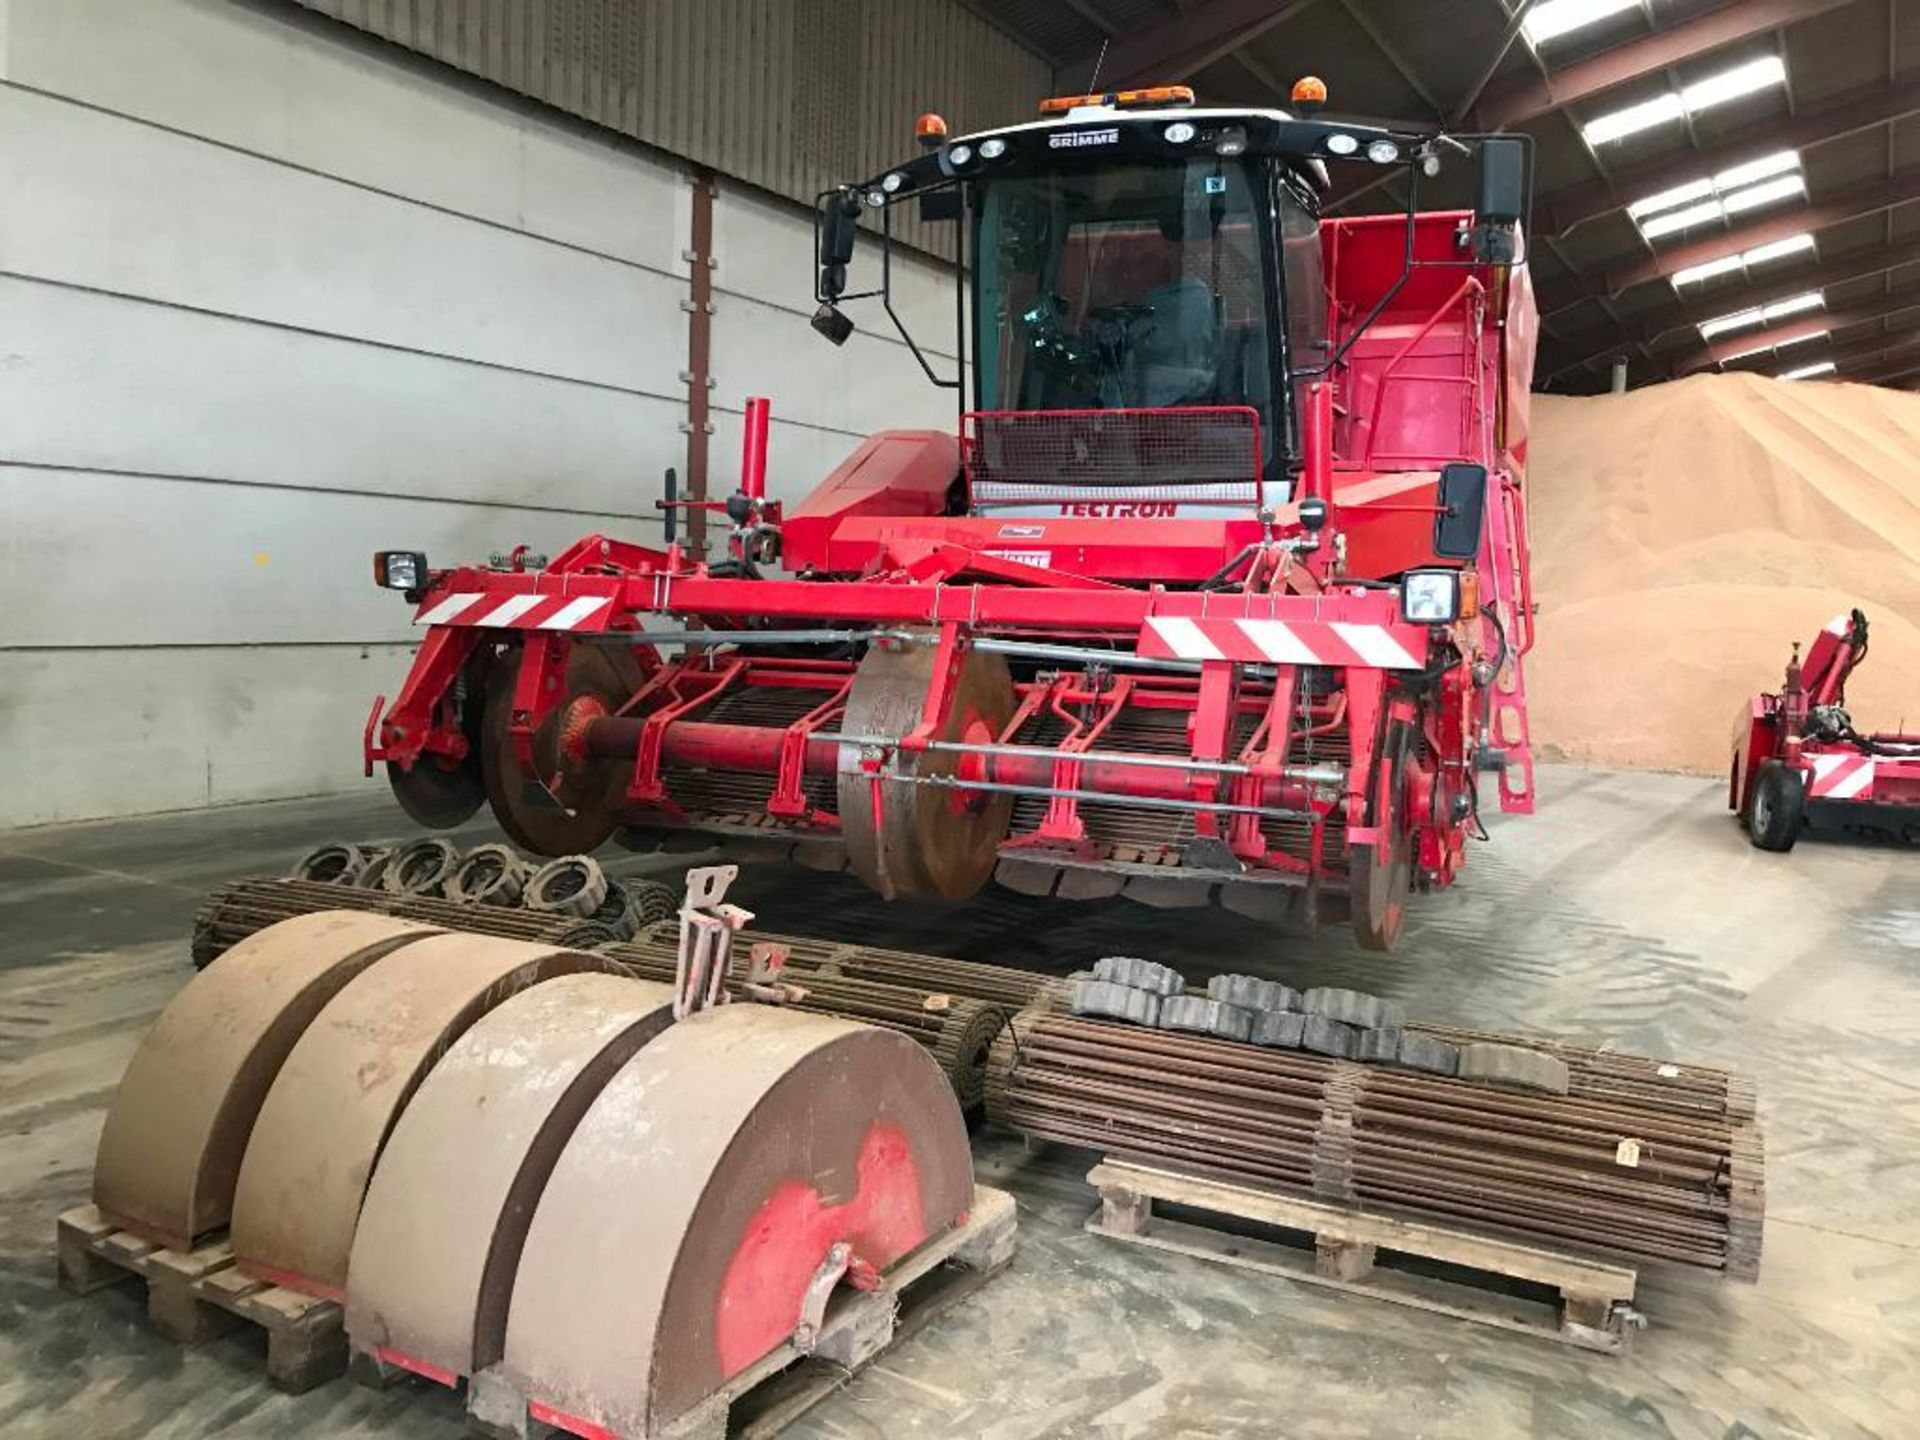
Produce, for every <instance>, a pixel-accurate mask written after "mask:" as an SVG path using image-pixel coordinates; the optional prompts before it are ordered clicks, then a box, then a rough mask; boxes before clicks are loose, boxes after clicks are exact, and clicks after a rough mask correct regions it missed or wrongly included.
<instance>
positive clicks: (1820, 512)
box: [1527, 375, 1920, 775]
mask: <svg viewBox="0 0 1920 1440" xmlns="http://www.w3.org/2000/svg"><path fill="white" fill-rule="evenodd" d="M1528 484H1529V489H1530V492H1531V498H1530V506H1529V512H1528V513H1529V516H1530V520H1531V525H1532V534H1533V578H1534V587H1535V598H1536V599H1537V601H1538V602H1539V607H1540V610H1539V621H1538V624H1539V631H1538V634H1539V639H1538V643H1537V645H1536V647H1535V649H1534V651H1533V653H1532V655H1531V656H1529V657H1528V662H1527V664H1528V670H1527V686H1528V690H1529V694H1530V699H1531V715H1532V721H1533V735H1534V741H1535V745H1536V747H1538V750H1539V753H1540V754H1541V756H1542V757H1543V758H1546V759H1570V760H1579V761H1587V762H1591V763H1594V764H1601V765H1628V766H1635V767H1639V768H1643V769H1664V770H1689V771H1694V772H1697V773H1701V774H1711V775H1719V774H1724V773H1725V771H1726V768H1727V763H1728V756H1729V753H1730V752H1729V739H1730V736H1731V733H1732V728H1733V720H1734V716H1735V714H1736V713H1737V712H1738V711H1739V709H1740V707H1741V706H1742V705H1743V704H1744V703H1745V701H1746V698H1747V697H1748V696H1749V695H1751V694H1753V693H1754V692H1755V691H1758V690H1762V689H1774V688H1777V687H1778V685H1779V683H1780V674H1781V670H1782V668H1783V667H1784V665H1785V663H1786V659H1787V652H1788V648H1789V646H1790V644H1791V642H1793V641H1795V640H1798V641H1800V642H1801V643H1802V645H1803V646H1804V644H1805V643H1806V642H1807V641H1808V640H1810V639H1811V638H1812V637H1813V634H1814V632H1815V631H1816V630H1817V629H1819V628H1820V626H1822V625H1824V624H1826V623H1827V621H1829V620H1831V619H1832V618H1833V617H1834V616H1835V615H1837V614H1840V613H1842V612H1843V611H1845V610H1847V609H1848V608H1850V607H1852V606H1855V605H1858V606H1859V607H1860V608H1862V609H1864V610H1865V611H1866V612H1867V616H1868V619H1869V621H1870V624H1871V630H1870V634H1871V638H1872V654H1871V656H1870V657H1869V658H1868V660H1867V662H1866V664H1865V665H1864V666H1863V667H1862V668H1861V670H1860V672H1859V675H1858V678H1857V679H1856V681H1855V682H1854V683H1853V684H1851V685H1849V687H1848V692H1847V698H1848V702H1849V706H1850V708H1851V709H1852V711H1853V714H1854V717H1855V719H1856V720H1858V721H1859V722H1861V724H1862V728H1867V727H1872V728H1878V729H1883V730H1884V729H1892V728H1895V727H1896V726H1897V725H1898V723H1899V722H1900V721H1902V720H1903V719H1904V720H1905V721H1906V722H1908V724H1909V725H1920V395H1915V394H1908V393H1899V392H1895V391H1891V390H1886V389H1880V388H1875V387H1872V386H1866V385H1837V384H1813V383H1792V382H1783V381H1778V380H1771V379H1766V378H1763V377H1760V376H1754V375H1701V376H1695V377H1693V378H1691V379H1687V380H1681V381H1678V382H1676V383H1673V384H1668V385H1655V386H1650V387H1648V388H1646V389H1644V390H1636V391H1633V392H1631V393H1629V394H1626V395H1617V396H1616V395H1606V396H1597V397H1591V398H1573V397H1566V396H1552V395H1536V396H1534V397H1533V422H1532V453H1531V455H1530V456H1529V463H1528Z"/></svg>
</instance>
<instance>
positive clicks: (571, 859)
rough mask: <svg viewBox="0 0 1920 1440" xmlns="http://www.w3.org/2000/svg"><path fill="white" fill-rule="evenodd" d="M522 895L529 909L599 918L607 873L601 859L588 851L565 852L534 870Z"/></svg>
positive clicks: (605, 896) (585, 918)
mask: <svg viewBox="0 0 1920 1440" xmlns="http://www.w3.org/2000/svg"><path fill="white" fill-rule="evenodd" d="M523 897H524V902H525V904H526V908H527V909H529V910H544V911H546V912H547V913H548V914H552V915H577V916H579V917H580V918H581V919H582V920H590V919H591V920H597V919H598V918H599V917H598V914H597V912H598V911H599V909H600V907H601V905H603V904H605V903H606V898H607V877H606V874H605V872H603V871H602V870H601V869H600V862H599V861H597V860H593V859H590V858H588V857H587V856H585V855H563V856H562V857H561V858H560V859H558V860H553V861H550V862H548V863H547V864H545V865H542V866H541V867H540V868H539V869H538V870H536V871H534V872H533V878H532V879H531V880H529V881H527V888H526V890H525V891H524V892H523Z"/></svg>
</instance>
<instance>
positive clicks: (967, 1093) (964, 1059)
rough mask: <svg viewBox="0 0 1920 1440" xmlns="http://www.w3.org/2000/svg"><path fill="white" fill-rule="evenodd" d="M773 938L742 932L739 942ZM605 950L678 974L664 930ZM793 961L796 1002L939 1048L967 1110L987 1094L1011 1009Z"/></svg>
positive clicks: (668, 976)
mask: <svg viewBox="0 0 1920 1440" xmlns="http://www.w3.org/2000/svg"><path fill="white" fill-rule="evenodd" d="M659 928H660V927H654V929H655V930H656V931H657V930H658V929H659ZM768 938H770V937H767V936H754V935H752V934H751V932H748V931H742V932H741V933H740V936H739V937H738V938H737V939H736V941H735V944H736V945H738V944H740V943H741V942H742V941H750V940H765V939H768ZM600 953H601V954H602V955H604V956H606V957H607V958H608V959H609V960H612V961H613V962H614V963H615V964H617V965H619V966H620V967H621V968H622V969H623V970H625V971H626V972H627V973H629V974H631V975H633V976H636V977H637V978H639V979H642V980H662V981H668V982H671V981H672V980H673V978H674V953H673V951H672V950H670V949H666V948H664V947H662V946H661V945H660V944H659V943H658V935H657V934H655V935H653V936H652V937H651V938H649V939H647V940H645V941H638V940H637V941H633V942H631V943H626V944H613V945H603V946H601V947H600ZM789 965H790V966H791V967H792V969H793V974H792V983H793V985H794V986H795V987H796V989H797V990H798V991H800V992H802V993H800V994H799V995H798V997H797V998H796V1000H795V1001H794V1002H793V1003H794V1004H795V1005H796V1006H798V1007H799V1008H800V1009H802V1010H818V1011H820V1012H821V1013H823V1014H827V1015H838V1016H840V1017H841V1018H842V1019H846V1020H863V1021H865V1022H866V1023H868V1024H870V1025H879V1026H881V1027H883V1028H885V1029H888V1030H896V1031H898V1032H899V1033H900V1034H902V1035H905V1036H907V1037H908V1038H909V1039H912V1040H914V1041H916V1042H918V1043H919V1044H920V1045H922V1046H924V1047H926V1049H928V1050H929V1051H931V1052H932V1054H933V1057H934V1059H936V1060H938V1061H939V1062H940V1068H941V1069H942V1070H944V1071H945V1072H946V1075H947V1079H948V1080H949V1081H950V1082H951V1083H952V1085H953V1093H954V1095H955V1096H956V1097H957V1098H958V1099H959V1101H960V1104H961V1106H962V1108H965V1109H971V1108H972V1107H973V1106H975V1105H978V1104H980V1103H981V1101H982V1100H983V1099H984V1098H985V1092H986V1075H987V1056H988V1052H989V1051H990V1050H991V1048H992V1046H993V1042H994V1039H995V1037H996V1036H998V1035H999V1033H1000V1031H1001V1029H1002V1028H1003V1027H1004V1026H1005V1025H1006V1023H1007V1012H1006V1010H1005V1008H1004V1007H1002V1006H999V1005H995V1004H993V1003H992V1002H991V1001H986V1000H976V999H971V998H968V997H966V996H960V995H954V994H952V993H950V992H944V991H928V990H924V989H920V988H917V987H912V986H903V985H882V984H877V983H875V982H873V981H870V980H855V979H850V978H848V977H847V976H844V975H835V974H832V973H830V972H827V971H823V970H816V969H810V968H808V967H806V966H805V965H795V964H794V963H793V962H791V961H790V962H789Z"/></svg>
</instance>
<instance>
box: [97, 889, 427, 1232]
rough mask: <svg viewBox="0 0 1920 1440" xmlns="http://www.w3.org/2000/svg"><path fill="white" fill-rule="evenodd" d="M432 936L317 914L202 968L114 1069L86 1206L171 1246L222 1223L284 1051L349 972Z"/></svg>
mask: <svg viewBox="0 0 1920 1440" xmlns="http://www.w3.org/2000/svg"><path fill="white" fill-rule="evenodd" d="M438 933H439V932H438V931H437V930H435V929H433V928H432V927H430V926H426V925H416V924H412V923H409V922H408V921H405V920H395V919H391V918H389V917H387V916H385V915H366V914H361V913H358V912H355V911H348V910H326V911H321V912H319V913H317V914H313V915H298V916H295V917H294V918H292V919H290V920H283V921H281V922H280V923H279V924H277V925H270V926H268V927H267V928H266V929H264V930H260V931H257V932H256V933H254V934H252V935H249V936H248V937H247V938H246V939H244V940H242V941H240V942H239V943H238V944H236V945H234V946H233V947H232V948H231V949H229V950H227V951H226V952H225V953H224V954H222V955H220V956H219V957H218V958H217V959H215V960H213V961H212V962H211V963H209V964H208V965H207V966H206V968H205V969H203V970H201V971H200V972H199V973H198V974H197V975H195V976H194V978H193V979H192V980H191V981H189V982H188V983H187V986H186V988H185V989H183V990H182V991H181V992H180V993H179V994H178V995H176V996H174V997H173V999H172V1000H171V1001H170V1002H169V1003H168V1005H167V1008H166V1009H165V1010H163V1011H161V1012H160V1018H159V1019H158V1020H156V1021H155V1022H154V1024H153V1028H152V1029H151V1030H149V1031H147V1034H146V1038H145V1039H143V1040H142V1041H141V1042H140V1048H139V1049H138V1050H136V1051H135V1052H134V1055H133V1060H132V1062H131V1063H130V1064H129V1065H128V1066H127V1072H126V1075H125V1077H124V1078H123V1079H122V1080H121V1082H120V1089H119V1091H118V1092H117V1093H116V1094H115V1095H114V1098H113V1108H112V1109H111V1110H109V1111H108V1112H107V1123H106V1128H105V1129H104V1130H102V1132H101V1135H100V1150H99V1154H98V1157H97V1158H96V1160H95V1163H94V1171H93V1200H94V1203H95V1204H96V1205H98V1206H99V1207H100V1208H101V1209H102V1210H103V1211H105V1212H106V1213H107V1214H108V1215H110V1216H111V1217H112V1218H113V1219H114V1220H116V1221H118V1222H119V1223H120V1224H122V1225H124V1226H125V1227H126V1228H128V1229H130V1230H133V1231H135V1232H136V1233H138V1234H141V1235H144V1236H146V1237H147V1238H148V1239H150V1240H153V1241H155V1242H157V1243H159V1244H162V1245H166V1246H168V1247H170V1248H172V1249H175V1250H186V1249H189V1248H191V1247H192V1245H193V1242H194V1241H195V1240H197V1239H198V1238H199V1237H200V1236H202V1235H204V1234H206V1233H207V1232H209V1231H211V1230H215V1229H217V1228H219V1227H220V1226H222V1225H224V1224H226V1223H227V1218H228V1215H229V1214H230V1212H231V1210H232V1208H233V1191H234V1184H235V1180H236V1177H237V1176H238V1175H239V1172H240V1158H241V1154H242V1152H243V1151H244V1150H245V1149H246V1146H247V1139H248V1136H249V1135H251V1134H252V1132H253V1126H254V1120H255V1118H256V1117H257V1116H258V1115H259V1113H260V1107H261V1104H262V1103H263V1102H264V1101H265V1099H266V1096H267V1091H268V1087H269V1086H271V1085H272V1084H273V1080H274V1077H275V1076H276V1075H277V1074H279V1072H280V1067H281V1066H282V1065H283V1064H284V1063H285V1062H286V1059H287V1056H288V1054H289V1052H290V1051H292V1050H293V1048H294V1046H295V1043H296V1042H297V1041H298V1040H299V1039H300V1037H301V1036H302V1035H303V1034H304V1033H305V1032H306V1030H307V1027H308V1026H309V1025H311V1024H312V1023H313V1019H314V1017H315V1016H316V1015H318V1014H319V1013H320V1012H321V1010H322V1008H323V1007H324V1006H325V1005H326V1004H327V1003H328V1002H329V1001H331V1000H332V999H333V998H334V996H335V995H336V994H338V993H339V991H340V989H341V988H342V987H343V986H345V985H346V984H347V983H348V982H349V981H351V980H352V979H353V978H354V977H355V976H356V975H358V974H360V972H361V971H363V970H365V969H366V968H367V967H368V966H369V965H372V964H373V963H375V962H376V961H378V960H380V959H381V958H382V957H384V956H387V955H390V954H391V953H393V952H394V951H396V950H398V949H399V948H400V947H402V946H404V945H408V944H412V943H414V942H417V941H420V940H424V939H425V938H426V937H428V936H431V935H435V934H438Z"/></svg>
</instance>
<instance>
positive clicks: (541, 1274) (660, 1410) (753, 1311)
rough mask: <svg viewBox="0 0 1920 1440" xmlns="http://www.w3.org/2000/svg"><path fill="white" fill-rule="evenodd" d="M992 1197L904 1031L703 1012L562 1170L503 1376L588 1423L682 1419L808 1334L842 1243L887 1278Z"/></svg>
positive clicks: (941, 1092)
mask: <svg viewBox="0 0 1920 1440" xmlns="http://www.w3.org/2000/svg"><path fill="white" fill-rule="evenodd" d="M972 1201H973V1174H972V1161H971V1156H970V1155H969V1153H968V1149H967V1134H966V1124H965V1121H964V1120H963V1119H962V1118H961V1114H960V1108H959V1106H958V1104H956V1103H955V1101H954V1098H953V1091H952V1090H951V1089H950V1088H949V1086H948V1084H947V1080H946V1077H945V1076H944V1075H942V1074H941V1073H940V1067H939V1066H938V1065H937V1064H935V1063H934V1060H933V1058H932V1056H930V1055H928V1054H927V1052H926V1051H924V1050H922V1049H920V1047H919V1046H917V1045H915V1044H914V1043H913V1042H912V1041H911V1040H908V1039H907V1038H906V1037H905V1036H904V1035H899V1034H895V1033H893V1032H891V1031H885V1030H879V1029H876V1028H874V1027H872V1026H866V1025H856V1024H853V1023H851V1022H849V1021H845V1020H839V1019H833V1018H830V1017H828V1016H824V1015H816V1014H807V1013H802V1012H794V1011H787V1010H780V1009H776V1008H774V1007H769V1006H762V1005H726V1006H722V1007H720V1008H719V1009H716V1010H709V1011H705V1012H703V1013H701V1014H698V1015H694V1016H692V1017H690V1018H689V1019H686V1020H682V1021H679V1022H678V1023H676V1024H673V1025H670V1026H668V1027H667V1029H666V1031H665V1033H664V1034H662V1035H660V1036H659V1037H658V1038H656V1039H654V1040H652V1041H650V1042H649V1043H648V1044H647V1045H645V1046H644V1047H642V1049H641V1050H640V1052H639V1053H638V1054H637V1055H635V1056H634V1057H633V1059H631V1060H630V1061H628V1062H627V1064H626V1066H625V1067H624V1068H623V1069H622V1070H621V1071H620V1073H619V1074H618V1075H616V1076H615V1077H614V1078H613V1080H612V1081H611V1082H609V1084H608V1085H607V1087H606V1088H605V1089H604V1090H602V1091H601V1092H600V1095H599V1098H598V1099H597V1100H595V1101H594V1103H593V1106H592V1107H591V1108H590V1109H589V1110H588V1112H587V1114H586V1116H585V1118H584V1119H582V1120H581V1122H580V1125H579V1127H578V1128H577V1129H576V1130H575V1131H574V1133H573V1139H572V1140H571V1141H570V1142H569V1143H568V1145H567V1147H566V1150H565V1151H564V1152H563V1153H562V1155H561V1156H560V1160H559V1163H558V1164H556V1165H555V1166H554V1170H553V1175H552V1178H551V1179H549V1180H548V1182H547V1186H546V1189H545V1191H544V1192H542V1194H541V1197H540V1204H539V1208H538V1209H537V1210H536V1211H535V1212H534V1217H533V1223H532V1225H531V1227H530V1228H529V1229H528V1232H527V1242H526V1248H525V1249H524V1250H523V1251H522V1253H521V1258H520V1267H519V1272H518V1275H517V1276H516V1278H515V1281H514V1289H513V1302H512V1305H511V1308H510V1310H509V1314H508V1319H507V1338H506V1352H505V1358H504V1361H503V1363H502V1369H503V1371H504V1374H505V1377H506V1379H507V1380H508V1381H509V1382H510V1383H511V1384H512V1385H513V1387H514V1388H515V1389H516V1390H518V1391H519V1392H520V1393H521V1394H523V1395H525V1396H526V1397H527V1398H528V1399H529V1400H531V1401H534V1402H535V1403H537V1404H539V1405H542V1406H546V1407H551V1409H552V1410H554V1411H556V1412H558V1413H559V1414H561V1415H564V1416H566V1417H569V1418H568V1421H567V1423H565V1425H564V1428H566V1429H569V1430H572V1431H574V1432H576V1433H579V1434H598V1433H608V1432H610V1433H613V1434H617V1435H656V1434H666V1433H673V1432H672V1431H671V1430H670V1429H669V1427H670V1426H671V1425H672V1424H673V1422H674V1421H675V1420H676V1419H677V1418H678V1417H680V1416H682V1415H684V1414H685V1413H686V1412H687V1411H689V1410H690V1409H692V1408H693V1407H695V1406H696V1405H698V1404H699V1403H700V1402H701V1401H702V1399H703V1398H704V1397H706V1396H708V1395H711V1394H713V1393H714V1392H715V1391H716V1390H718V1389H719V1388H720V1387H721V1386H722V1385H723V1384H724V1383H725V1382H726V1380H727V1379H728V1378H729V1377H731V1376H734V1375H737V1374H739V1373H740V1372H741V1371H743V1370H745V1369H747V1368H748V1367H750V1366H751V1365H753V1364H754V1362H755V1361H757V1360H759V1359H760V1358H761V1357H762V1356H764V1355H766V1354H767V1353H769V1352H770V1351H772V1350H774V1349H775V1348H776V1347H777V1346H778V1345H779V1344H780V1343H781V1342H782V1341H784V1340H786V1339H787V1338H788V1336H789V1335H791V1333H792V1330H793V1327H794V1325H795V1323H796V1322H797V1321H798V1320H799V1318H800V1305H801V1299H802V1295H803V1293H804V1291H805V1289H806V1285H807V1282H808V1280H809V1278H810V1277H811V1276H812V1275H813V1273H814V1272H815V1270H816V1269H817V1268H818V1267H819V1265H820V1263H821V1262H822V1260H823V1259H824V1258H825V1257H826V1255H827V1252H828V1250H829V1249H830V1247H831V1246H832V1245H833V1244H834V1243H835V1242H837V1241H841V1240H845V1241H847V1242H849V1243H850V1244H851V1245H852V1247H853V1251H854V1254H855V1255H856V1256H857V1257H858V1258H859V1259H861V1260H863V1261H865V1262H867V1263H868V1264H871V1265H872V1266H874V1267H875V1268H876V1269H879V1270H881V1271H883V1272H884V1271H885V1270H886V1269H887V1268H888V1267H889V1266H891V1265H892V1264H893V1263H894V1262H895V1261H897V1260H899V1259H900V1258H901V1257H902V1256H904V1255H906V1254H908V1253H909V1252H911V1251H912V1250H914V1249H916V1248H917V1247H918V1246H919V1245H921V1244H922V1243H924V1242H925V1241H926V1240H927V1239H929V1238H931V1237H932V1236H935V1235H938V1234H940V1233H942V1232H943V1231H945V1230H947V1229H948V1228H950V1227H951V1226H953V1225H954V1224H955V1223H956V1222H957V1221H958V1220H959V1218H960V1217H961V1216H962V1215H963V1214H964V1213H965V1212H966V1211H967V1210H968V1209H969V1208H970V1207H971V1205H972ZM595 1427H599V1428H595Z"/></svg>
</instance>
